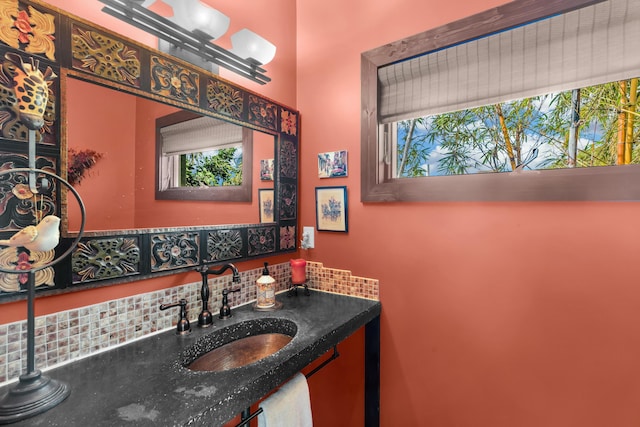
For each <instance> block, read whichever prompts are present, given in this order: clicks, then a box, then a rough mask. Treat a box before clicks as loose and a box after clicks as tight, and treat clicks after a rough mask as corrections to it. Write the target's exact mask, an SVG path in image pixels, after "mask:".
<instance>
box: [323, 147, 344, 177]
mask: <svg viewBox="0 0 640 427" xmlns="http://www.w3.org/2000/svg"><path fill="white" fill-rule="evenodd" d="M348 175H349V170H348V162H347V150H340V151H328V152H326V153H318V177H319V178H343V177H346V176H348Z"/></svg>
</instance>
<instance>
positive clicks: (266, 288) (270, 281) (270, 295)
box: [254, 262, 279, 311]
mask: <svg viewBox="0 0 640 427" xmlns="http://www.w3.org/2000/svg"><path fill="white" fill-rule="evenodd" d="M268 265H269V263H268V262H265V263H264V269H263V270H262V276H260V277H259V278H258V280H256V293H257V300H256V304H255V306H254V308H255V309H256V310H260V311H270V310H276V309H277V308H279V307H278V306H277V304H276V291H275V282H276V281H275V279H274V278H273V277H271V275H270V274H269V268H268Z"/></svg>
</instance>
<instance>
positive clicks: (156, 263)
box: [0, 0, 299, 302]
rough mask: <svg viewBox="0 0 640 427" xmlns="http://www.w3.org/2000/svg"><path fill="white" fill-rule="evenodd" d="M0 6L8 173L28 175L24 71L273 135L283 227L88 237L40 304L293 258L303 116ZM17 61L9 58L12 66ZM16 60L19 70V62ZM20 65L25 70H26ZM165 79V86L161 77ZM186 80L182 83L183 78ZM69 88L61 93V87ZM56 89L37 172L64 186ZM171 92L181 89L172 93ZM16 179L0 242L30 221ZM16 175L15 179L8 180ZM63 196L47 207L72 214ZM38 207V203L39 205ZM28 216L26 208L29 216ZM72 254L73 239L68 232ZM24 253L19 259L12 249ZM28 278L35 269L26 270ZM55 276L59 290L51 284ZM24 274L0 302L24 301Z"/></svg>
mask: <svg viewBox="0 0 640 427" xmlns="http://www.w3.org/2000/svg"><path fill="white" fill-rule="evenodd" d="M0 7H1V8H2V10H1V11H0V12H1V13H0V26H1V27H2V28H4V30H3V31H0V57H1V58H2V61H3V67H2V70H1V71H0V74H1V75H0V77H1V78H0V101H2V102H0V110H2V111H1V112H3V113H5V114H3V115H0V120H3V121H4V122H3V126H2V131H1V132H0V170H6V169H12V168H23V167H28V144H27V142H26V141H27V131H26V128H25V127H24V125H22V123H21V122H20V120H19V114H18V111H17V108H18V107H17V102H16V100H15V95H14V92H13V90H14V86H16V85H15V84H14V81H13V77H14V75H15V74H16V69H17V68H21V69H23V70H26V71H27V72H28V71H29V70H31V71H32V72H33V73H43V74H44V73H45V71H46V70H47V69H48V68H50V69H51V70H52V71H53V73H55V75H56V76H62V77H67V76H73V77H74V78H77V79H81V80H85V81H87V82H92V83H96V84H99V85H102V86H106V87H109V88H114V89H116V90H118V91H121V92H127V93H130V94H133V95H137V96H139V97H143V98H147V99H151V100H155V101H160V102H162V103H166V104H170V105H173V106H177V107H180V108H184V109H186V110H190V111H193V112H196V113H199V114H203V115H208V116H211V117H216V118H220V119H224V120H227V121H230V122H233V123H236V124H239V125H242V126H244V127H247V128H251V129H254V130H258V131H261V132H264V133H267V134H270V135H273V136H274V137H275V146H274V147H275V148H274V159H275V163H274V165H275V167H274V171H275V172H274V194H275V195H276V197H275V210H274V222H273V223H268V224H260V223H257V224H238V225H210V226H194V227H179V228H178V227H172V228H154V229H132V230H110V231H99V232H87V233H85V234H84V236H83V238H82V240H81V242H80V244H79V245H78V247H77V248H76V249H75V250H74V252H73V254H72V256H70V257H68V258H67V259H65V260H64V261H63V262H61V263H59V264H58V265H57V266H56V267H55V271H49V272H47V270H43V274H41V275H40V276H39V278H37V280H36V286H38V288H37V289H38V294H39V295H44V294H52V293H60V292H64V291H70V290H76V289H86V288H88V287H97V286H103V285H109V284H116V283H123V282H129V281H133V280H139V279H145V278H150V277H155V276H161V275H168V274H174V273H176V272H184V271H188V270H193V269H195V268H197V267H198V266H200V265H203V264H215V263H222V262H230V261H241V260H248V259H253V258H260V257H265V256H271V255H274V254H278V253H288V252H294V251H295V250H296V242H297V225H296V223H297V211H298V198H297V194H298V147H299V138H298V135H299V132H298V125H299V113H298V111H296V110H293V109H291V108H288V107H286V106H284V105H282V104H279V103H277V102H275V101H272V100H270V99H267V98H264V97H262V96H261V95H259V94H257V93H254V92H251V91H249V90H247V89H244V88H242V87H240V86H238V85H236V84H232V83H230V82H228V81H226V80H224V79H222V78H220V77H218V76H216V75H214V74H212V73H209V72H207V71H204V70H202V69H199V68H196V67H193V66H190V65H189V64H188V63H186V62H182V61H180V60H177V59H175V58H173V57H170V56H167V55H165V54H163V53H160V52H159V51H156V50H154V49H151V48H148V47H146V46H143V45H141V44H139V43H137V42H135V41H133V40H130V39H128V38H125V37H122V36H120V35H117V34H116V33H114V32H112V31H109V30H107V29H105V28H102V27H99V26H97V25H95V24H93V23H90V22H87V21H85V20H83V19H80V18H78V17H75V16H73V15H70V14H68V13H67V12H65V11H62V10H60V9H57V8H54V7H51V6H48V5H46V4H45V3H43V2H40V1H38V0H31V1H18V0H6V1H4V2H3V3H2V4H1V5H0ZM7 54H8V56H7ZM9 58H13V59H14V61H13V62H12V61H10V60H9ZM20 63H22V64H23V65H22V67H21V64H20ZM157 70H162V72H163V73H165V75H170V76H171V77H172V78H173V79H168V80H167V82H166V83H168V84H165V85H158V84H157V80H158V79H155V84H154V75H153V73H155V72H157ZM182 77H185V78H182ZM61 82H62V83H61ZM47 83H48V90H49V101H48V104H47V109H46V112H45V115H44V119H45V126H44V127H43V128H42V130H43V131H42V132H41V134H40V135H39V136H38V140H37V144H36V168H38V169H42V170H45V171H47V172H51V173H55V174H58V175H60V176H62V177H65V176H66V167H67V164H66V163H67V160H66V138H65V135H66V132H64V129H63V128H62V126H65V124H66V120H65V103H64V102H63V101H62V99H61V98H62V97H63V96H64V94H65V90H64V87H62V89H61V84H62V85H63V86H64V79H61V78H54V79H53V80H51V81H50V82H47ZM171 83H173V85H172V84H171ZM13 175H14V174H10V173H7V174H6V175H5V179H4V180H3V181H2V182H0V185H5V186H6V188H3V190H2V192H3V193H4V196H3V197H2V200H0V218H2V220H0V238H2V239H4V238H8V237H9V236H11V235H12V234H13V233H15V232H16V231H18V230H19V229H21V228H23V227H25V226H26V225H30V224H32V223H33V214H31V213H30V212H29V213H28V214H27V213H25V212H24V209H23V208H24V206H23V205H21V202H24V201H23V200H22V199H21V195H20V194H19V192H17V191H13V188H12V187H15V184H16V182H11V181H12V180H14V179H16V178H15V177H14V176H13ZM6 176H9V178H6ZM62 193H63V192H60V191H57V189H56V188H55V187H54V188H52V189H51V191H49V192H48V193H47V194H43V195H39V196H40V197H41V200H40V201H39V203H40V208H42V206H45V205H46V206H49V207H50V209H49V211H50V212H51V213H54V214H57V215H58V216H61V217H63V218H64V217H65V216H66V195H65V194H62ZM36 203H38V202H36ZM21 206H22V209H21ZM62 231H63V237H62V239H61V244H60V245H58V247H57V248H56V251H57V252H59V253H63V252H64V251H65V249H66V248H67V247H68V246H69V245H70V243H71V242H72V241H73V239H74V237H75V236H74V234H73V233H70V232H68V231H67V229H66V227H63V229H62ZM2 249H3V248H0V263H5V264H7V263H8V264H11V263H12V264H11V265H14V266H15V265H18V264H16V263H20V262H23V263H24V262H26V263H31V264H32V265H35V264H34V263H37V262H38V261H37V260H29V259H28V257H26V259H22V260H14V259H2V258H10V257H3V256H2ZM14 254H15V251H14ZM25 267H26V268H29V267H28V266H26V265H25ZM54 278H55V281H54ZM23 285H24V284H22V283H21V279H20V275H18V274H15V275H8V274H1V275H0V302H7V301H13V300H18V299H22V298H24V292H22V291H21V289H22V286H23Z"/></svg>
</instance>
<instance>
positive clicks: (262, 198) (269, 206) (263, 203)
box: [258, 188, 274, 223]
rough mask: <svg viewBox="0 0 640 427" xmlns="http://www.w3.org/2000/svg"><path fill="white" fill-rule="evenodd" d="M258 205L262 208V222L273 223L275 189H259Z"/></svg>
mask: <svg viewBox="0 0 640 427" xmlns="http://www.w3.org/2000/svg"><path fill="white" fill-rule="evenodd" d="M258 205H259V207H260V222H261V223H263V222H273V221H274V218H273V209H274V203H273V188H260V189H258Z"/></svg>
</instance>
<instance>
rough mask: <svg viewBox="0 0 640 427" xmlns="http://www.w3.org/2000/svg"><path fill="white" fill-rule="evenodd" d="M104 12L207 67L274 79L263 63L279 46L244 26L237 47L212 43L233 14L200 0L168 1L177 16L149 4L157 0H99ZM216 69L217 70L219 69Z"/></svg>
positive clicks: (262, 80)
mask: <svg viewBox="0 0 640 427" xmlns="http://www.w3.org/2000/svg"><path fill="white" fill-rule="evenodd" d="M99 1H100V2H101V3H104V4H105V6H104V7H103V8H102V11H103V12H104V13H106V14H109V15H111V16H114V17H116V18H118V19H120V20H121V21H124V22H126V23H127V24H130V25H133V26H134V27H137V28H140V29H141V30H144V31H146V32H147V33H149V34H152V35H154V36H156V37H158V39H159V49H160V50H161V51H163V52H165V53H169V54H171V55H173V56H176V57H179V58H181V59H184V60H186V61H189V62H190V63H192V64H194V65H196V66H198V67H202V68H205V69H207V68H208V67H207V66H208V65H210V64H214V65H217V66H220V67H223V68H225V69H227V70H229V71H233V72H234V73H236V74H239V75H241V76H242V77H245V78H247V79H249V80H252V81H254V82H257V83H260V84H265V83H268V82H270V81H271V78H269V77H267V76H266V70H265V69H264V68H262V67H261V65H264V64H267V63H268V62H269V61H271V60H272V59H273V57H274V56H275V51H276V47H275V46H274V45H273V44H271V43H269V42H268V41H267V40H265V39H264V38H262V37H260V36H259V35H257V34H255V33H253V32H251V31H249V30H247V29H244V30H240V31H238V32H237V33H235V34H233V35H232V36H231V42H232V44H233V50H232V51H229V50H226V49H224V48H222V47H220V46H217V45H215V44H213V43H212V42H211V40H213V39H217V38H219V37H221V36H222V35H223V34H224V33H226V31H227V29H228V28H229V21H230V20H229V17H227V16H225V15H224V14H222V13H220V12H218V11H217V10H215V9H213V8H211V7H209V6H206V5H204V4H203V3H201V2H200V0H164V2H165V3H167V4H168V5H170V6H171V7H172V8H173V14H174V15H173V17H171V18H165V17H162V16H160V15H158V14H156V13H154V12H152V11H150V10H149V9H147V7H146V6H149V5H151V4H152V3H154V2H155V0H99ZM215 71H216V70H214V72H215Z"/></svg>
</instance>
